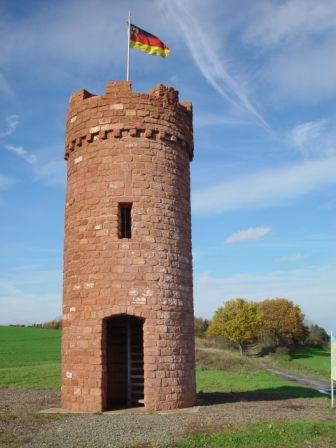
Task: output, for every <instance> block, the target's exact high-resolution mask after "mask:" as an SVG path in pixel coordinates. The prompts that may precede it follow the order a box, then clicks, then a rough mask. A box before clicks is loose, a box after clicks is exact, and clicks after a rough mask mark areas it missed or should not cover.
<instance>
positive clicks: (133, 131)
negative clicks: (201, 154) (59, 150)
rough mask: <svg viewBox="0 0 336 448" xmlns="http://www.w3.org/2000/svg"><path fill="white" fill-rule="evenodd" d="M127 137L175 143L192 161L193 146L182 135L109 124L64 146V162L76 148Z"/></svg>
mask: <svg viewBox="0 0 336 448" xmlns="http://www.w3.org/2000/svg"><path fill="white" fill-rule="evenodd" d="M128 136H129V137H140V138H148V139H152V140H156V141H160V140H163V141H165V142H171V143H176V144H177V145H178V146H180V147H183V148H186V150H187V152H188V154H189V155H190V160H192V158H193V146H192V145H190V142H188V141H187V140H185V139H184V138H183V135H176V134H172V133H169V132H167V131H160V130H159V129H155V128H150V127H147V128H146V127H144V126H143V125H139V126H136V127H130V126H115V127H113V125H110V124H105V125H100V126H95V127H93V128H91V129H90V130H89V133H88V134H85V135H83V136H81V137H77V138H76V139H74V140H72V141H71V142H70V144H68V145H66V147H65V153H64V158H65V160H68V158H69V154H70V152H72V151H74V150H75V149H76V148H80V147H82V146H85V145H86V144H88V143H91V142H94V141H96V140H106V139H110V138H122V137H128Z"/></svg>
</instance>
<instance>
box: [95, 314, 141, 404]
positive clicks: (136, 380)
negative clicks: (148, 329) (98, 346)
mask: <svg viewBox="0 0 336 448" xmlns="http://www.w3.org/2000/svg"><path fill="white" fill-rule="evenodd" d="M143 324H144V320H143V319H140V318H138V317H134V316H127V315H121V316H115V317H109V318H106V319H104V331H103V335H104V338H103V347H104V352H105V369H104V373H105V375H104V376H105V381H104V382H105V408H106V409H116V408H123V407H132V406H141V405H143V403H144V359H143Z"/></svg>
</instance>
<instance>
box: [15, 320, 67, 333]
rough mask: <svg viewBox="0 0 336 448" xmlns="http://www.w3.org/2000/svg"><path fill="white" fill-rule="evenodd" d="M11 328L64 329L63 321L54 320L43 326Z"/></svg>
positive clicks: (32, 325)
mask: <svg viewBox="0 0 336 448" xmlns="http://www.w3.org/2000/svg"><path fill="white" fill-rule="evenodd" d="M10 327H26V328H45V329H46V330H61V329H62V319H54V320H51V321H50V322H43V323H41V324H31V325H10Z"/></svg>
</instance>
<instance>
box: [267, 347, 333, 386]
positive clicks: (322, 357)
mask: <svg viewBox="0 0 336 448" xmlns="http://www.w3.org/2000/svg"><path fill="white" fill-rule="evenodd" d="M268 358H269V360H270V361H271V363H272V364H273V365H274V366H276V367H279V368H280V369H284V370H288V371H291V372H294V373H300V374H301V375H307V376H312V377H315V378H319V379H322V380H329V379H330V350H327V349H322V348H310V347H305V348H300V349H298V350H295V351H293V352H292V353H291V355H290V356H288V355H271V356H269V357H268Z"/></svg>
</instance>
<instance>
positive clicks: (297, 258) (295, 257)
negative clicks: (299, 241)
mask: <svg viewBox="0 0 336 448" xmlns="http://www.w3.org/2000/svg"><path fill="white" fill-rule="evenodd" d="M305 258H306V257H305V255H303V254H301V253H297V254H293V255H286V256H285V257H281V258H279V260H278V261H280V262H281V263H292V262H295V261H300V260H304V259H305Z"/></svg>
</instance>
